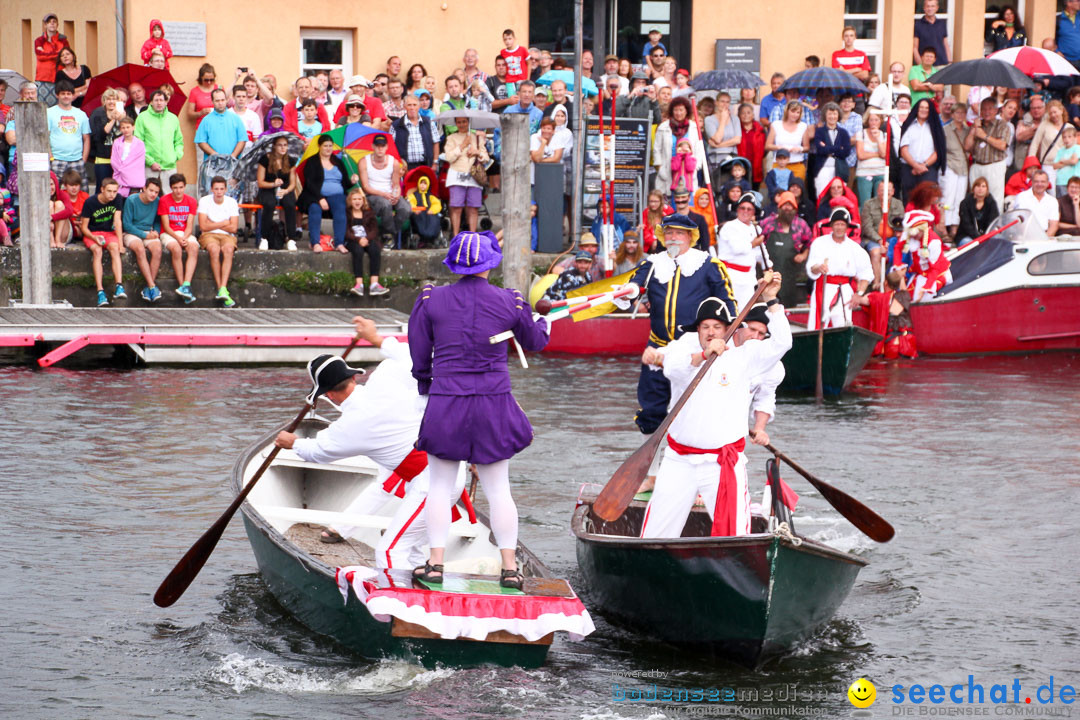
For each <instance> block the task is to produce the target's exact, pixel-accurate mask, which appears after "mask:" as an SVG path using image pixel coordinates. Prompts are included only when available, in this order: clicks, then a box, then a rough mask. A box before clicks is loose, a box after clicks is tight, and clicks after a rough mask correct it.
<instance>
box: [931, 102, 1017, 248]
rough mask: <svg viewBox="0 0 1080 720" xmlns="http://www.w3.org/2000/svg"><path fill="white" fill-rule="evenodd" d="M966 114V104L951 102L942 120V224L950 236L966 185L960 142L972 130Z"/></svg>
mask: <svg viewBox="0 0 1080 720" xmlns="http://www.w3.org/2000/svg"><path fill="white" fill-rule="evenodd" d="M966 117H967V107H966V106H965V105H964V104H963V103H958V104H956V105H953V108H952V118H951V120H950V121H949V122H947V123H945V176H944V178H943V180H942V183H941V190H942V206H943V208H944V210H945V227H946V228H948V230H949V236H950V237H953V236H954V235H955V234H956V226H957V225H958V224H959V222H960V203H961V202H963V200H964V196H965V195H966V194H967V188H968V178H969V171H968V163H967V157H968V150H967V148H966V147H965V145H964V143H965V142H966V140H967V137H968V135H969V134H970V133H971V132H973V131H972V130H969V129H968V126H967V122H966V121H965V119H964V118H966ZM980 142H985V141H984V140H981V141H980ZM1001 191H1002V193H1004V192H1005V168H1004V167H1002V168H1001ZM1003 197H1004V195H1003Z"/></svg>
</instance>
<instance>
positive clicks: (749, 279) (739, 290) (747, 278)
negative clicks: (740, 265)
mask: <svg viewBox="0 0 1080 720" xmlns="http://www.w3.org/2000/svg"><path fill="white" fill-rule="evenodd" d="M727 272H728V277H729V278H731V291H732V292H733V293H735V302H736V303H738V307H736V308H735V312H742V309H743V307H744V306H745V305H746V303H748V302H750V298H751V297H753V295H754V290H755V289H756V288H757V276H756V274H755V273H754V271H753V270H748V271H746V272H741V271H739V270H732V269H731V268H730V267H728V269H727Z"/></svg>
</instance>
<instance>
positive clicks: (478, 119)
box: [439, 109, 500, 130]
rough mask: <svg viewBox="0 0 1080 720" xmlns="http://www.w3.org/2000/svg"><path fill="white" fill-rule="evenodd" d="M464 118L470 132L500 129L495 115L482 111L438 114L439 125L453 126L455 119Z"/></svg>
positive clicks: (458, 111) (449, 111)
mask: <svg viewBox="0 0 1080 720" xmlns="http://www.w3.org/2000/svg"><path fill="white" fill-rule="evenodd" d="M459 117H460V118H466V119H468V121H469V128H470V129H472V130H494V129H497V128H499V127H500V125H499V116H498V114H497V113H493V112H484V111H483V110H468V109H465V110H447V111H446V112H444V113H439V123H440V124H441V125H453V124H454V120H456V119H457V118H459Z"/></svg>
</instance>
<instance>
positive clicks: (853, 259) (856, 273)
mask: <svg viewBox="0 0 1080 720" xmlns="http://www.w3.org/2000/svg"><path fill="white" fill-rule="evenodd" d="M826 259H827V260H828V261H829V275H844V276H846V277H853V278H855V279H856V280H866V281H867V282H870V281H872V280H873V279H874V268H873V267H872V266H871V265H870V255H869V254H868V253H867V252H866V251H865V250H863V249H862V247H861V246H860V245H859V243H857V242H855V241H854V240H852V239H851V238H844V241H843V242H840V243H838V242H836V241H835V240H833V238H832V235H825V236H823V237H819V238H817V239H816V240H814V242H813V243H812V244H811V245H810V255H809V256H808V257H807V258H806V275H807V277H809V278H810V279H811V280H817V279H818V276H819V275H820V274H821V273H816V272H814V271H813V270H812V269H811V268H813V267H815V266H817V265H820V264H821V263H822V262H824V261H825V260H826ZM769 330H770V332H771V331H772V318H771V317H770V318H769Z"/></svg>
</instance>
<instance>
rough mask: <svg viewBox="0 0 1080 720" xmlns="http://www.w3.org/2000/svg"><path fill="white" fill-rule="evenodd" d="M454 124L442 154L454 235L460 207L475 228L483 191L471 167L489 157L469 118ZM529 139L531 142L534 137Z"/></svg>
mask: <svg viewBox="0 0 1080 720" xmlns="http://www.w3.org/2000/svg"><path fill="white" fill-rule="evenodd" d="M544 122H546V123H549V124H550V125H551V126H552V128H554V123H553V122H552V121H551V120H550V119H548V118H545V119H544ZM454 125H455V131H456V132H454V133H453V134H451V135H447V136H446V146H445V151H444V153H443V154H444V157H445V158H446V162H448V163H449V164H450V168H449V169H448V170H447V172H446V184H447V186H448V187H449V188H450V233H451V235H454V236H456V235H457V233H458V230H459V229H460V228H461V214H462V211H463V210H464V211H465V224H466V226H467V227H468V229H469V230H471V231H475V230H476V222H477V218H478V215H479V211H480V206H481V205H482V204H483V202H484V191H483V188H481V187H480V184H479V183H478V182H477V181H476V179H475V178H473V176H472V167H473V165H474V164H476V163H479V165H480V167H483V166H484V165H486V164H487V162H488V160H489V157H488V154H487V150H486V149H485V147H484V141H483V138H482V134H473V133H471V132H469V118H467V117H458V118H455V119H454ZM549 137H550V135H549ZM532 142H533V145H535V140H533V141H532ZM560 155H561V152H560ZM533 157H534V158H535V153H533ZM533 162H535V159H534V160H533ZM530 179H531V178H530ZM397 202H398V203H401V202H403V201H402V200H398V201H397ZM406 207H408V205H406ZM399 229H400V228H399Z"/></svg>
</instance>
